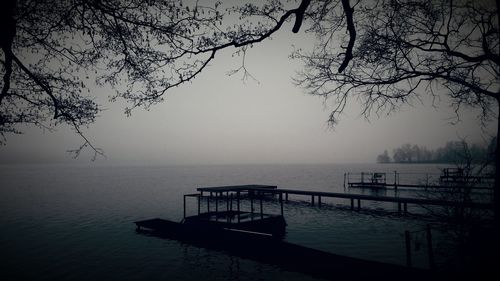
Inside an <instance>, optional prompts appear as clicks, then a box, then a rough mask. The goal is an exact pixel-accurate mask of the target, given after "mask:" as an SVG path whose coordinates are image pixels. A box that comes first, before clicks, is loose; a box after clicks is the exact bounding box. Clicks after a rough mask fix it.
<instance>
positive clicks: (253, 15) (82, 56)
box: [0, 0, 310, 156]
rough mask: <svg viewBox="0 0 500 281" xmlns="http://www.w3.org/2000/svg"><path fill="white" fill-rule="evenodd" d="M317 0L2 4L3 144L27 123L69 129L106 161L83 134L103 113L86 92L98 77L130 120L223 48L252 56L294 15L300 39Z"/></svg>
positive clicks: (16, 0)
mask: <svg viewBox="0 0 500 281" xmlns="http://www.w3.org/2000/svg"><path fill="white" fill-rule="evenodd" d="M309 2H310V1H307V0H304V1H301V3H300V4H299V5H296V4H295V3H291V4H290V5H293V6H294V7H291V8H285V7H284V5H283V4H282V3H280V2H279V1H269V3H264V4H262V5H260V6H257V5H254V4H242V5H239V6H234V7H228V6H225V7H222V6H221V3H220V2H210V3H209V5H208V6H204V5H201V4H199V3H198V1H196V2H195V1H192V3H185V4H183V2H182V1H177V0H170V1H169V0H150V1H141V0H128V1H120V0H109V1H105V0H72V1H58V0H41V1H30V0H6V1H2V2H1V6H0V11H1V12H0V13H1V14H0V19H1V22H0V29H1V33H0V41H1V48H2V52H3V58H2V60H1V62H2V66H1V74H2V78H3V81H2V84H1V93H0V143H2V144H5V142H6V136H7V134H9V133H20V131H19V127H20V126H19V125H22V124H34V125H36V126H39V127H43V128H48V129H51V128H54V127H55V126H57V125H60V124H68V125H70V126H71V127H72V128H73V129H74V130H75V131H76V133H77V134H79V135H80V136H82V138H83V140H84V143H83V145H82V146H81V147H80V148H79V149H77V150H75V151H74V152H75V153H76V154H78V153H80V151H81V150H82V149H83V148H85V147H90V148H91V149H92V150H93V151H94V152H95V156H97V155H99V154H102V151H101V150H100V149H98V148H96V147H94V146H93V144H92V143H91V142H90V141H89V140H88V139H87V138H86V137H85V136H84V135H83V134H82V130H81V127H82V126H87V125H88V124H91V123H92V122H94V120H95V118H96V116H97V114H98V113H99V111H100V107H99V106H98V105H97V104H96V102H95V101H94V100H93V99H92V97H90V96H89V95H87V94H84V92H85V90H87V91H88V88H87V83H88V82H89V79H93V78H95V80H96V81H97V83H98V84H101V85H103V84H108V85H111V86H112V87H114V89H116V93H115V94H114V95H113V96H112V97H111V100H116V99H124V100H125V101H127V102H129V104H130V105H129V106H128V107H127V108H126V109H125V112H126V113H127V114H130V113H131V112H132V110H133V109H135V108H137V107H144V108H148V107H149V106H151V105H153V104H156V103H158V102H161V101H163V99H164V95H165V93H166V92H167V91H168V90H169V89H172V88H174V87H177V86H179V85H182V84H183V83H186V82H188V81H191V80H192V79H194V78H195V77H196V76H197V75H198V74H199V73H200V72H201V71H202V70H204V69H205V68H206V67H207V65H208V64H209V62H210V61H212V60H213V59H214V58H215V54H216V53H217V52H218V51H219V50H221V49H224V48H229V47H236V48H241V49H239V51H240V52H245V51H246V48H247V46H249V45H252V44H254V43H258V42H260V41H262V40H264V39H265V38H268V37H269V36H271V35H272V34H273V33H274V32H276V31H277V30H279V29H280V28H281V26H282V25H283V24H284V23H285V22H286V21H287V20H289V19H290V18H293V16H295V24H294V26H293V29H292V31H293V32H298V31H299V29H300V27H301V25H302V21H303V17H304V12H305V10H306V8H307V7H308V5H309ZM290 5H289V6H290ZM235 21H236V22H238V24H237V25H232V23H233V22H235ZM245 71H246V70H245Z"/></svg>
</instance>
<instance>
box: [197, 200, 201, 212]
mask: <svg viewBox="0 0 500 281" xmlns="http://www.w3.org/2000/svg"><path fill="white" fill-rule="evenodd" d="M197 199H198V215H200V213H201V198H200V196H198V197H197Z"/></svg>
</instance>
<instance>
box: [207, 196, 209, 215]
mask: <svg viewBox="0 0 500 281" xmlns="http://www.w3.org/2000/svg"><path fill="white" fill-rule="evenodd" d="M207 213H210V196H207Z"/></svg>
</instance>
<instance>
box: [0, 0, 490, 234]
mask: <svg viewBox="0 0 500 281" xmlns="http://www.w3.org/2000/svg"><path fill="white" fill-rule="evenodd" d="M256 3H258V4H256ZM256 3H243V4H241V3H239V4H237V5H236V6H232V7H229V6H227V5H228V4H227V3H226V6H225V5H224V3H223V2H215V3H210V4H208V5H202V4H199V2H198V1H196V2H194V1H193V3H184V4H183V2H182V1H174V0H149V1H141V0H128V1H120V0H71V1H57V0H40V1H34V0H6V1H2V2H1V4H0V5H1V6H0V11H1V12H0V20H1V22H0V31H1V32H0V44H1V48H2V52H3V54H4V56H3V58H2V60H1V62H2V67H1V74H2V78H3V80H2V86H1V93H0V135H1V136H2V140H1V142H2V143H5V141H6V140H5V136H6V134H8V133H16V132H19V124H26V123H30V124H35V125H38V126H42V127H47V128H53V127H54V126H56V125H59V124H61V123H65V124H69V125H70V126H71V127H72V128H73V129H74V130H75V131H76V132H77V133H78V134H80V135H81V136H82V137H83V139H84V143H83V145H82V147H80V149H77V150H76V151H75V152H76V153H79V152H80V151H81V149H82V148H84V147H88V146H90V147H91V148H92V149H93V150H94V151H95V153H96V154H100V153H102V152H101V151H100V150H99V149H97V148H95V147H94V146H93V145H92V144H91V143H90V142H89V141H88V139H87V138H86V137H85V136H83V134H82V131H81V129H80V128H81V127H82V126H86V125H88V124H90V123H92V122H94V120H95V118H96V116H97V114H98V113H99V110H100V108H99V106H98V105H97V104H96V103H95V102H94V101H93V99H92V98H91V97H89V96H88V95H85V94H83V93H82V92H83V90H85V89H86V83H87V82H88V79H91V78H94V77H95V78H96V81H97V82H98V83H100V84H108V85H111V86H113V87H114V88H115V89H116V94H115V95H113V96H112V97H111V100H116V99H124V100H126V101H128V102H129V103H130V106H129V107H128V108H126V110H125V111H126V113H127V114H130V113H131V111H132V110H133V109H135V108H137V107H145V108H147V107H149V106H151V105H153V104H156V103H158V102H161V101H162V100H163V99H164V96H165V93H166V92H167V91H168V90H169V89H172V88H174V87H177V86H179V85H182V84H183V83H185V82H188V81H191V80H192V79H194V78H195V77H196V76H197V75H198V74H199V73H200V72H201V71H203V70H204V69H205V68H206V67H207V65H208V64H209V62H210V61H212V60H213V59H214V58H215V55H216V53H217V52H218V51H220V50H222V49H225V48H231V47H235V48H237V50H238V51H239V52H240V53H241V52H242V53H245V52H246V51H247V47H249V46H252V45H253V44H256V43H259V42H261V41H262V40H264V39H266V38H269V37H270V36H271V35H272V34H274V33H275V32H276V31H277V30H279V29H281V28H282V27H283V26H284V24H285V23H286V22H287V21H293V23H294V24H293V27H292V32H295V33H296V32H299V30H300V29H301V27H302V26H304V23H306V24H305V29H306V31H309V32H313V33H314V34H316V37H317V45H316V48H314V50H313V51H312V52H306V51H303V50H297V51H296V52H294V54H293V55H292V57H293V58H297V59H301V60H303V61H304V62H305V68H304V70H303V72H301V73H300V74H299V75H298V76H297V77H296V78H295V82H296V83H297V84H298V85H300V86H302V87H304V88H305V89H306V91H307V92H309V93H310V94H313V95H320V96H324V97H328V98H330V99H331V100H333V101H334V102H336V103H335V104H336V105H335V107H334V108H333V110H332V113H331V115H330V118H329V120H330V122H331V123H332V124H334V123H336V122H337V121H338V117H339V115H340V114H341V113H342V111H343V110H344V108H345V106H346V104H347V102H349V101H350V100H351V99H353V98H354V99H357V100H360V101H361V102H362V105H363V107H362V114H363V115H365V116H366V117H369V116H370V115H371V114H373V113H375V114H381V113H383V112H392V111H394V110H396V109H397V108H398V107H399V106H401V105H403V104H408V103H412V102H414V101H416V100H419V99H420V98H421V97H422V95H430V96H432V97H438V96H439V95H440V94H441V93H446V94H448V96H449V97H450V98H451V100H452V105H453V106H454V108H455V109H456V112H457V116H458V117H459V116H460V115H459V109H460V108H461V107H462V106H472V107H475V108H479V109H481V112H482V115H481V117H482V120H483V121H486V120H489V119H490V118H492V117H494V116H495V115H496V114H495V112H494V110H495V107H496V108H498V102H499V99H500V96H499V94H498V91H499V71H500V70H499V67H500V56H499V23H498V21H499V16H498V0H497V1H496V3H493V2H492V1H480V2H479V1H478V2H476V1H470V0H460V1H453V0H443V1H427V0H412V1H400V0H373V1H356V2H354V1H350V0H317V1H311V0H297V1H284V0H282V1H279V0H268V1H256ZM233 23H235V24H233ZM242 70H243V71H246V69H245V68H244V67H243V68H242ZM498 140H499V138H497V141H498ZM497 147H498V142H497ZM496 158H497V159H498V150H497V157H496ZM497 167H498V165H497ZM496 176H497V178H496V182H497V184H496V188H495V190H496V191H495V194H496V195H495V208H496V209H495V210H496V213H497V214H500V212H499V210H500V209H499V208H500V202H499V197H500V196H499V194H498V193H499V185H498V183H499V182H500V178H499V177H500V173H498V172H497V173H496ZM497 217H498V216H497ZM497 225H498V224H497Z"/></svg>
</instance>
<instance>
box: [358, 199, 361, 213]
mask: <svg viewBox="0 0 500 281" xmlns="http://www.w3.org/2000/svg"><path fill="white" fill-rule="evenodd" d="M359 210H361V199H359V198H358V211H359Z"/></svg>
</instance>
